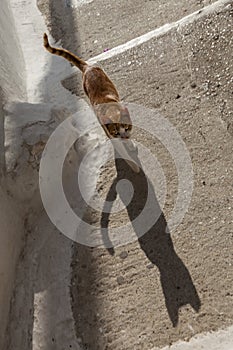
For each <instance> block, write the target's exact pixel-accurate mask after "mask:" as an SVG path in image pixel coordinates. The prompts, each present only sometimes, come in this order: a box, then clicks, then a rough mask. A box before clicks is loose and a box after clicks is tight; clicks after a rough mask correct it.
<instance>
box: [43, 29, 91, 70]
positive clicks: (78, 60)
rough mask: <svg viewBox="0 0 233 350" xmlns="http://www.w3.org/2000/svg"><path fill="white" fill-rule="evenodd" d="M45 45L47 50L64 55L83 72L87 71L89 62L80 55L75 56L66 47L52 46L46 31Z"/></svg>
mask: <svg viewBox="0 0 233 350" xmlns="http://www.w3.org/2000/svg"><path fill="white" fill-rule="evenodd" d="M44 47H45V48H46V50H48V51H49V52H50V53H52V54H54V55H58V56H62V57H64V58H65V59H67V60H68V61H69V62H71V63H72V64H74V65H75V66H76V67H78V68H79V69H80V70H81V71H82V72H85V70H86V68H87V67H88V64H87V63H86V62H85V61H83V60H82V59H81V58H79V57H78V56H75V55H74V54H73V53H71V52H70V51H68V50H65V49H58V48H56V47H52V46H50V44H49V40H48V36H47V34H46V33H44Z"/></svg>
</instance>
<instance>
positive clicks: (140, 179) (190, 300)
mask: <svg viewBox="0 0 233 350" xmlns="http://www.w3.org/2000/svg"><path fill="white" fill-rule="evenodd" d="M139 163H140V162H139ZM115 164H116V170H117V177H116V178H115V179H114V181H113V183H112V185H111V187H110V189H109V191H108V194H107V197H106V201H114V200H115V199H116V197H117V194H118V193H117V189H116V185H117V183H118V181H120V180H122V179H127V180H129V181H130V183H131V184H132V185H133V188H134V194H133V198H132V200H131V201H130V203H129V204H128V198H127V197H128V195H127V193H125V192H124V191H121V192H120V193H119V196H120V198H121V200H122V202H123V203H125V204H126V205H127V204H128V205H127V211H128V216H129V219H130V220H131V223H132V226H133V228H134V231H135V233H136V235H137V236H138V242H139V244H140V247H141V249H142V250H143V251H144V253H145V255H146V256H147V258H148V259H149V260H150V261H151V263H152V264H154V265H156V266H157V268H158V270H159V272H160V281H161V285H162V290H163V294H164V298H165V304H166V308H167V311H168V315H169V317H170V320H171V322H172V324H173V326H174V327H175V326H176V325H177V323H178V312H179V308H180V307H181V306H183V305H187V304H189V305H191V306H192V307H193V309H194V310H195V311H196V312H198V311H199V309H200V306H201V302H200V299H199V296H198V293H197V290H196V288H195V286H194V284H193V281H192V278H191V276H190V274H189V271H188V269H187V268H186V266H185V265H184V263H183V262H182V260H181V259H180V258H179V256H178V255H177V254H176V252H175V249H174V246H173V242H172V239H171V236H170V234H169V233H167V231H166V227H167V222H166V219H165V216H164V214H163V213H161V215H160V217H159V219H158V220H157V221H156V222H155V224H154V225H153V226H152V227H151V228H150V229H149V230H148V231H147V232H146V233H145V234H144V235H143V236H142V234H141V227H140V225H138V224H137V223H136V222H135V221H134V219H135V218H136V217H138V215H139V214H140V213H141V211H142V209H143V208H144V206H145V203H146V200H147V195H148V188H149V187H150V208H148V210H149V214H148V215H153V210H154V213H155V215H156V214H157V213H158V208H159V203H158V201H157V198H156V195H155V192H154V189H153V186H152V184H151V182H150V181H149V179H148V178H147V177H146V175H145V173H144V171H143V170H142V168H141V170H140V172H139V173H138V174H136V173H135V172H133V171H132V169H131V168H130V167H129V165H128V164H127V163H126V162H125V161H124V160H123V159H120V158H118V155H116V157H115ZM108 211H109V205H108ZM145 215H146V213H145ZM109 216H110V214H109V213H106V212H105V208H104V210H103V212H102V216H101V228H102V235H103V241H104V242H106V243H107V245H108V246H109V244H110V243H111V242H110V239H109V237H108V234H107V233H108V224H109ZM106 235H107V236H106ZM108 251H109V253H110V254H112V255H113V254H114V248H108Z"/></svg>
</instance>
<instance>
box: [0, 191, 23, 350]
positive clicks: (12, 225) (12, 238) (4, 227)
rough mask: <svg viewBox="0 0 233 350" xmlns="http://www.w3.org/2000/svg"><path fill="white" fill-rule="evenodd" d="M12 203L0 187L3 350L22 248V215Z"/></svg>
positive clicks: (0, 335)
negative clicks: (17, 263)
mask: <svg viewBox="0 0 233 350" xmlns="http://www.w3.org/2000/svg"><path fill="white" fill-rule="evenodd" d="M19 207H20V206H17V204H16V203H14V201H13V200H12V199H11V198H9V196H8V195H7V194H6V193H5V191H4V190H3V189H2V188H1V187H0V320H1V327H0V349H2V348H3V342H4V335H5V329H6V325H7V321H8V314H9V307H10V299H11V296H12V291H13V285H14V280H15V267H16V262H17V260H18V257H19V253H20V251H21V248H22V238H23V234H24V225H23V215H22V213H20V212H19V211H18V208H19Z"/></svg>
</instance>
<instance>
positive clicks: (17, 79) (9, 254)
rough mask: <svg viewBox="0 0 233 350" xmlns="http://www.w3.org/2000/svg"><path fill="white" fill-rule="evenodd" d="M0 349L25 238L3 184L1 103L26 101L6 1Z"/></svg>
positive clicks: (1, 63) (1, 41)
mask: <svg viewBox="0 0 233 350" xmlns="http://www.w3.org/2000/svg"><path fill="white" fill-rule="evenodd" d="M0 33H1V35H0V48H1V50H0V320H1V327H0V349H2V348H3V341H4V334H5V329H6V325H7V319H8V314H9V307H10V299H11V296H12V291H13V284H14V279H15V268H16V263H17V260H18V257H19V254H20V251H21V248H22V238H23V235H24V227H23V219H22V218H23V214H22V213H20V212H19V211H18V208H19V207H20V206H19V205H17V204H16V203H15V201H14V200H13V198H10V197H9V196H8V195H7V193H6V189H5V186H4V183H5V179H4V176H5V149H4V104H5V103H6V102H9V101H14V100H21V99H26V86H25V85H26V84H25V81H26V79H25V67H24V60H23V54H22V52H21V49H20V47H19V45H18V40H17V33H16V30H15V25H14V19H13V15H12V12H11V9H10V5H9V1H7V0H1V11H0Z"/></svg>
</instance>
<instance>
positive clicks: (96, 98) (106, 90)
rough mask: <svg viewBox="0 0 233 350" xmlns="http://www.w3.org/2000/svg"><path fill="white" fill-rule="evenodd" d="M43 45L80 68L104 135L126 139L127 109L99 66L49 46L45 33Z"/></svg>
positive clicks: (129, 123)
mask: <svg viewBox="0 0 233 350" xmlns="http://www.w3.org/2000/svg"><path fill="white" fill-rule="evenodd" d="M44 47H45V48H46V50H48V51H49V52H50V53H52V54H54V55H58V56H62V57H64V58H65V59H67V60H68V61H69V62H71V63H72V64H73V65H75V66H76V67H78V68H79V69H80V70H81V72H82V75H83V78H82V81H83V89H84V91H85V93H86V95H87V96H88V98H89V100H90V102H91V104H92V106H93V108H94V111H95V113H96V115H97V118H98V120H99V122H100V124H101V126H102V127H103V129H104V131H105V133H106V135H107V136H108V137H109V138H122V139H128V138H129V137H130V132H131V130H132V122H131V119H130V115H129V112H128V109H127V108H126V107H124V106H122V104H121V103H120V97H119V94H118V92H117V89H116V87H115V85H114V84H113V82H112V81H111V80H110V79H109V77H108V76H107V74H106V73H104V71H103V70H102V69H101V68H100V67H96V66H91V65H89V64H88V63H87V62H85V61H83V60H82V59H81V58H79V57H77V56H75V55H74V54H73V53H71V52H70V51H68V50H65V49H59V48H55V47H51V46H50V44H49V41H48V36H47V34H44Z"/></svg>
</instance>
